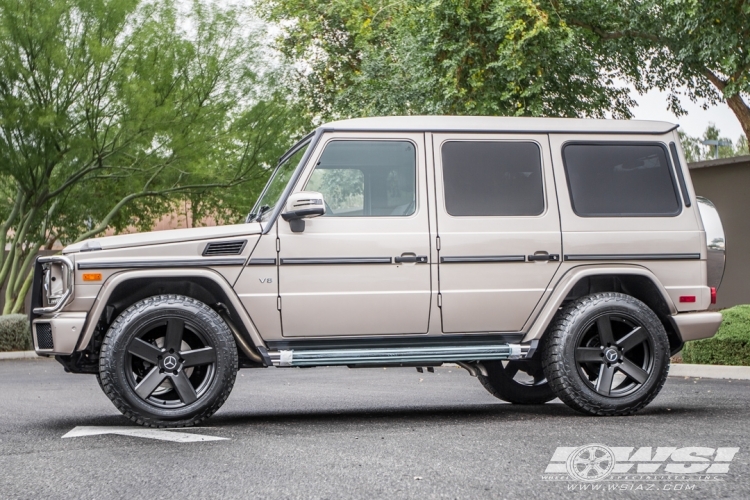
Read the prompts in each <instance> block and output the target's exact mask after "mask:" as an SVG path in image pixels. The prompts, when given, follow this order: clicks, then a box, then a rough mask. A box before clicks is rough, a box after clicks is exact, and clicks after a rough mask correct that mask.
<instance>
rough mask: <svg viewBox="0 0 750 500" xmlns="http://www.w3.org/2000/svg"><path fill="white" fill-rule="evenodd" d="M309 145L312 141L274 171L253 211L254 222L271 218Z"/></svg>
mask: <svg viewBox="0 0 750 500" xmlns="http://www.w3.org/2000/svg"><path fill="white" fill-rule="evenodd" d="M309 145H310V141H307V142H305V143H303V144H302V145H301V146H299V149H298V150H297V151H295V152H294V154H292V155H290V156H289V157H287V158H286V159H285V160H284V161H283V162H281V163H279V165H278V166H277V167H276V171H274V173H273V175H272V176H271V178H270V179H269V180H268V184H266V188H265V189H264V190H263V194H262V195H261V196H260V199H258V201H257V202H256V203H255V207H254V209H253V213H254V214H255V216H254V218H253V221H255V222H265V221H267V220H268V219H269V218H270V217H271V214H272V213H273V209H274V208H276V204H277V203H278V202H279V198H281V195H282V194H283V193H284V189H285V188H286V186H287V184H289V180H290V179H291V178H292V174H294V171H295V170H296V169H297V165H298V164H299V162H300V160H302V157H303V156H304V155H305V151H307V147H308V146H309Z"/></svg>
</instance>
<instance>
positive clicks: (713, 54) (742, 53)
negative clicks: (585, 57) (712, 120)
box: [537, 0, 750, 137]
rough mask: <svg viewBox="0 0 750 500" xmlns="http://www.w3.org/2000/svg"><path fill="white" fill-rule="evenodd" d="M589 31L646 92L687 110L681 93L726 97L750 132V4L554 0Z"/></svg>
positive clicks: (599, 54) (710, 100) (706, 100)
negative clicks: (666, 93) (667, 95)
mask: <svg viewBox="0 0 750 500" xmlns="http://www.w3.org/2000/svg"><path fill="white" fill-rule="evenodd" d="M537 3H538V4H539V5H548V6H549V7H550V8H551V9H552V11H554V12H555V14H557V15H559V16H560V17H561V18H562V19H564V20H565V21H566V22H567V23H568V24H569V25H570V26H573V27H575V28H576V29H578V30H580V33H581V35H582V36H587V37H595V38H597V39H598V40H599V41H600V44H599V45H598V50H597V51H596V53H594V54H592V56H593V57H596V58H597V59H601V58H605V59H607V60H609V61H611V62H612V63H614V64H615V65H616V66H617V67H619V68H620V75H621V76H622V77H623V78H626V79H627V80H629V81H630V82H631V83H633V84H634V85H635V86H636V88H637V89H638V90H639V91H642V92H643V91H646V90H648V89H651V88H658V89H660V90H668V91H670V100H669V105H670V108H671V109H672V110H673V111H674V112H675V113H676V114H678V115H680V114H684V113H685V110H684V109H683V108H682V106H681V105H680V100H679V95H681V94H682V95H686V96H687V97H689V98H690V99H692V100H693V101H701V102H702V103H703V104H704V105H706V106H707V105H710V104H714V103H716V102H720V101H722V100H724V101H726V103H727V105H728V106H729V107H730V109H731V110H732V111H733V112H734V114H735V116H736V117H737V119H738V120H739V122H740V124H741V125H742V128H743V131H744V133H745V136H746V137H750V108H749V107H748V105H747V103H746V101H745V98H746V97H747V96H748V94H749V93H750V3H748V2H747V1H743V0H740V1H731V2H730V1H724V2H707V1H703V0H620V1H618V2H600V1H596V0H567V1H566V0H549V1H548V2H541V1H540V2H537Z"/></svg>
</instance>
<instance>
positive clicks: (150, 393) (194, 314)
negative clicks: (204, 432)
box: [99, 295, 238, 427]
mask: <svg viewBox="0 0 750 500" xmlns="http://www.w3.org/2000/svg"><path fill="white" fill-rule="evenodd" d="M237 366H238V362H237V346H236V344H235V342H234V338H233V337H232V333H231V332H230V330H229V328H228V327H227V325H226V323H225V322H224V321H223V320H222V319H221V317H220V316H219V315H218V314H217V313H216V312H215V311H214V310H213V309H211V308H210V307H208V306H207V305H206V304H203V303H202V302H199V301H197V300H195V299H191V298H189V297H184V296H181V295H158V296H154V297H149V298H147V299H144V300H141V301H140V302H137V303H135V304H134V305H132V306H130V307H129V308H128V309H126V310H125V311H124V312H123V313H122V314H120V316H118V317H117V319H116V320H115V321H114V323H112V326H111V327H110V328H109V331H108V332H107V334H106V335H105V336H104V341H103V343H102V349H101V353H100V355H99V379H100V383H101V386H102V389H103V390H104V393H105V394H106V395H107V396H108V397H109V399H111V400H112V402H113V403H114V405H115V406H116V407H117V409H118V410H120V411H121V412H122V414H123V415H125V416H126V417H128V418H129V419H130V420H132V421H133V422H135V423H137V424H140V425H145V426H149V427H184V426H190V425H195V424H197V423H198V422H200V421H202V420H205V419H206V418H208V417H210V416H211V415H213V414H214V413H215V412H216V410H218V409H219V408H220V407H221V405H222V404H224V401H226V399H227V397H229V393H230V392H231V391H232V387H233V386H234V381H235V378H236V376H237Z"/></svg>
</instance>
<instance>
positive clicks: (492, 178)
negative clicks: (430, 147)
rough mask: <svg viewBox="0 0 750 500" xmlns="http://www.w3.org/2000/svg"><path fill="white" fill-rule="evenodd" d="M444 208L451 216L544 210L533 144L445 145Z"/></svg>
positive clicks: (538, 153)
mask: <svg viewBox="0 0 750 500" xmlns="http://www.w3.org/2000/svg"><path fill="white" fill-rule="evenodd" d="M441 153H442V158H443V184H444V189H445V209H446V211H447V212H448V213H449V214H450V215H453V216H459V217H460V216H533V215H540V214H542V212H544V189H543V187H542V159H541V151H540V150H539V146H537V145H536V144H535V143H533V142H500V141H495V142H490V141H450V142H446V143H445V144H443V147H442V151H441Z"/></svg>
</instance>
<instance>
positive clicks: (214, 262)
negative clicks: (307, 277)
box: [77, 257, 245, 271]
mask: <svg viewBox="0 0 750 500" xmlns="http://www.w3.org/2000/svg"><path fill="white" fill-rule="evenodd" d="M244 264H245V258H244V257H241V258H234V259H208V258H207V259H180V260H119V261H116V260H113V261H102V262H96V261H87V262H79V263H78V265H77V268H78V270H79V271H80V270H83V269H123V268H131V269H150V268H154V267H158V268H169V267H222V266H242V265H244Z"/></svg>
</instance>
